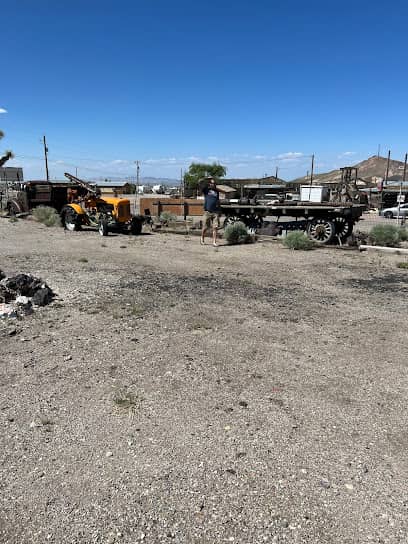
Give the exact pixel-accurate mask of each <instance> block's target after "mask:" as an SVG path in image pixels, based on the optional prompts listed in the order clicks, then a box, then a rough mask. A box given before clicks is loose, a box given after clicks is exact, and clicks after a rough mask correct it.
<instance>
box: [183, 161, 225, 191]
mask: <svg viewBox="0 0 408 544" xmlns="http://www.w3.org/2000/svg"><path fill="white" fill-rule="evenodd" d="M226 173H227V169H226V167H225V166H222V164H217V163H215V162H214V163H213V164H204V163H198V162H193V163H192V164H190V167H189V169H188V170H187V172H186V173H185V174H184V183H185V186H186V187H187V188H189V189H197V188H198V186H199V183H200V180H202V179H203V178H206V177H209V176H211V177H212V178H214V179H215V181H218V180H219V179H220V178H223V177H224V176H225V174H226Z"/></svg>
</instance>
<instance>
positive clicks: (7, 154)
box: [0, 130, 14, 167]
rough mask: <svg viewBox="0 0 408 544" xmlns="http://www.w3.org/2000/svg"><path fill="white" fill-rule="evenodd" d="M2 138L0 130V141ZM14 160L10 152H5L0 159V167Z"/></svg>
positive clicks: (2, 133) (2, 134)
mask: <svg viewBox="0 0 408 544" xmlns="http://www.w3.org/2000/svg"><path fill="white" fill-rule="evenodd" d="M2 138H4V132H3V131H2V130H0V140H1V139H2ZM12 158H14V155H13V153H12V152H11V151H5V153H4V155H3V156H1V157H0V167H2V166H3V165H4V164H6V162H7V161H9V160H10V159H12Z"/></svg>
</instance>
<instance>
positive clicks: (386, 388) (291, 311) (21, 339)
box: [0, 219, 408, 544]
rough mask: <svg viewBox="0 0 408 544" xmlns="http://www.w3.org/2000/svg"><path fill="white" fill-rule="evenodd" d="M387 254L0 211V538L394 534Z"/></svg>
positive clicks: (316, 539)
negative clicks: (11, 287)
mask: <svg viewBox="0 0 408 544" xmlns="http://www.w3.org/2000/svg"><path fill="white" fill-rule="evenodd" d="M405 259H406V258H405ZM403 260H404V257H398V256H389V255H387V256H380V255H372V254H368V253H365V254H362V253H359V252H358V251H351V250H349V251H345V250H339V249H333V248H327V249H317V250H314V251H310V252H291V251H289V250H286V249H284V248H283V247H282V246H281V245H280V244H278V243H270V242H260V243H257V244H253V245H245V246H221V247H219V248H213V247H212V246H210V245H208V246H200V245H199V239H198V238H197V237H192V236H191V237H186V236H184V235H183V236H180V235H174V234H150V235H149V234H146V235H142V236H139V237H131V236H125V235H118V236H114V235H111V236H109V237H107V238H101V237H100V236H99V235H98V234H97V233H95V232H91V231H88V232H78V233H66V232H64V231H63V230H62V229H58V228H46V227H43V226H41V225H38V224H36V223H34V222H31V221H23V220H19V221H18V222H17V223H10V222H9V221H8V220H6V219H0V268H1V269H3V270H4V271H5V272H6V273H7V274H8V275H11V274H14V273H18V272H27V273H32V274H34V275H36V276H40V277H42V278H43V279H44V280H45V281H47V283H48V284H49V285H50V287H52V288H53V289H54V290H55V291H56V292H57V293H58V299H57V300H56V301H55V302H54V303H53V304H52V305H51V306H48V307H44V308H40V309H38V310H37V311H36V312H35V314H34V315H32V316H29V317H26V318H25V319H24V320H21V321H5V320H3V321H1V322H0V425H1V428H2V432H1V435H0V468H1V480H0V501H1V506H0V542H2V543H3V542H4V543H10V544H11V543H16V544H17V543H18V544H25V543H45V542H52V543H55V544H65V543H114V542H120V543H122V542H123V543H132V544H134V543H137V542H146V543H161V542H163V543H167V542H168V543H171V542H175V543H188V544H190V543H192V544H196V543H197V544H198V543H203V544H204V543H205V544H207V543H208V544H209V543H222V542H234V543H261V542H288V543H301V542H305V543H322V544H323V543H339V544H340V543H341V544H345V543H350V544H351V543H368V542H375V543H396V542H401V543H405V542H407V540H408V535H407V529H408V516H407V508H408V492H407V485H406V481H407V477H408V463H407V447H408V433H407V427H406V421H407V416H408V413H407V390H408V368H407V353H408V335H407V294H408V289H407V278H408V271H407V270H402V269H399V268H397V266H396V264H397V262H400V261H403Z"/></svg>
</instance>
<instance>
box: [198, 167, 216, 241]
mask: <svg viewBox="0 0 408 544" xmlns="http://www.w3.org/2000/svg"><path fill="white" fill-rule="evenodd" d="M206 181H207V184H206V185H205V187H204V188H203V195H204V215H203V228H202V231H201V240H200V242H201V244H205V234H206V232H207V230H208V229H211V230H212V239H213V246H217V245H218V244H217V230H218V229H219V228H220V212H219V208H220V194H219V192H218V190H217V186H216V185H215V181H214V178H207V180H206Z"/></svg>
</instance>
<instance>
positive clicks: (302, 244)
mask: <svg viewBox="0 0 408 544" xmlns="http://www.w3.org/2000/svg"><path fill="white" fill-rule="evenodd" d="M283 245H284V246H286V247H287V248H289V249H300V250H304V251H305V250H308V249H312V247H313V246H314V243H313V241H312V240H310V238H308V236H307V235H306V234H305V233H304V232H302V231H301V230H294V231H292V232H289V233H288V235H287V236H286V237H285V238H284V239H283Z"/></svg>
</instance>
